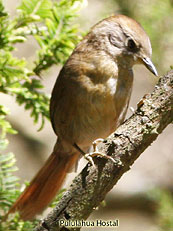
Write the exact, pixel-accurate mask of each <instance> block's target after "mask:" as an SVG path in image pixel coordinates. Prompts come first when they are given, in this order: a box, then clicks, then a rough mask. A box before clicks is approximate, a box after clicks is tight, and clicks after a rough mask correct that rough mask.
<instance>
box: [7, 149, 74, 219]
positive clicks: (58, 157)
mask: <svg viewBox="0 0 173 231" xmlns="http://www.w3.org/2000/svg"><path fill="white" fill-rule="evenodd" d="M77 159H78V153H75V154H72V155H69V153H65V152H64V153H63V152H62V151H61V152H57V151H56V150H54V151H53V153H52V154H51V156H50V157H49V158H48V160H47V161H46V163H45V164H44V166H43V167H42V168H41V169H40V171H39V172H38V173H37V175H36V176H35V177H34V179H33V180H32V181H31V183H30V185H29V186H28V187H27V188H26V189H25V190H24V192H23V193H22V194H21V195H20V197H19V198H18V199H17V201H16V202H15V203H14V205H13V206H12V207H11V208H10V210H9V212H8V214H9V213H14V212H15V211H19V214H20V216H21V218H22V219H23V220H31V219H33V218H34V217H35V216H36V215H37V214H39V213H41V212H42V211H43V210H44V209H45V208H46V207H47V206H48V204H49V203H50V202H51V201H52V199H53V198H54V197H55V195H56V193H57V191H58V190H59V189H60V187H61V185H62V183H63V181H64V178H65V176H66V174H67V172H68V171H69V170H70V168H71V167H72V166H73V165H74V163H75V162H76V161H77ZM8 214H7V215H6V216H8Z"/></svg>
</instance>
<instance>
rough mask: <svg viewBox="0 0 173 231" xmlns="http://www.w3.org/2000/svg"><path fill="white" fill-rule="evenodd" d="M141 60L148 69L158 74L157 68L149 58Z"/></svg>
mask: <svg viewBox="0 0 173 231" xmlns="http://www.w3.org/2000/svg"><path fill="white" fill-rule="evenodd" d="M142 61H143V63H144V65H145V66H146V68H147V69H148V70H150V71H151V72H152V73H153V74H154V75H156V76H158V73H157V70H156V68H155V66H154V64H153V63H152V61H151V59H150V58H148V57H147V58H143V59H142Z"/></svg>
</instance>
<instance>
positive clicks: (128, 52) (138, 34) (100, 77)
mask: <svg viewBox="0 0 173 231" xmlns="http://www.w3.org/2000/svg"><path fill="white" fill-rule="evenodd" d="M151 53H152V49H151V44H150V40H149V37H148V36H147V34H146V33H145V31H144V29H143V28H142V27H141V25H140V24H139V23H137V22H136V21H135V20H133V19H131V18H129V17H126V16H123V15H117V16H111V17H109V18H106V19H104V20H102V21H100V22H99V23H97V24H96V25H95V26H94V27H92V28H91V31H90V32H89V33H88V34H87V35H86V36H85V37H84V39H83V40H82V41H81V42H80V43H79V44H78V45H77V47H76V48H75V50H74V51H73V53H72V55H71V56H70V57H69V59H68V60H67V62H66V64H65V65H64V67H63V68H62V70H61V72H60V74H59V76H58V78H57V80H56V83H55V86H54V89H53V92H52V97H51V102H50V117H51V122H52V126H53V129H54V131H55V134H56V135H57V136H58V139H57V142H56V144H55V147H54V150H53V153H52V154H51V156H50V157H49V159H48V160H47V161H46V163H45V165H44V166H43V167H42V169H41V170H40V171H39V172H38V173H37V175H36V176H35V177H34V179H33V180H32V181H31V183H30V185H29V186H28V187H27V188H26V189H25V190H24V192H23V193H22V194H21V196H20V197H19V198H18V200H17V201H16V202H15V204H14V205H13V206H12V208H11V209H10V211H9V213H12V212H15V211H19V213H20V216H21V218H22V219H24V220H28V219H33V218H34V217H35V215H37V214H39V213H41V212H42V211H43V209H45V208H46V206H47V205H48V204H49V203H50V202H51V200H52V199H53V198H54V196H55V195H56V193H57V191H58V190H59V189H60V187H61V185H62V183H63V180H64V178H65V176H66V174H67V172H68V171H69V170H70V169H71V167H72V166H73V165H74V164H75V163H76V162H77V160H78V158H79V156H80V154H81V152H86V151H87V150H88V148H89V147H90V145H91V144H92V142H93V141H94V140H96V139H98V138H106V137H107V136H108V135H110V134H111V133H112V132H113V131H114V130H116V128H117V127H118V126H119V125H120V124H121V123H122V122H123V120H124V117H125V115H126V111H127V108H128V104H129V100H130V95H131V92H132V86H133V71H132V67H133V65H134V64H140V63H141V64H144V65H145V66H146V67H147V68H148V69H149V70H150V71H151V72H152V73H153V74H154V75H157V71H156V69H155V67H154V65H153V63H152V62H151V59H150V58H151ZM9 213H8V214H9Z"/></svg>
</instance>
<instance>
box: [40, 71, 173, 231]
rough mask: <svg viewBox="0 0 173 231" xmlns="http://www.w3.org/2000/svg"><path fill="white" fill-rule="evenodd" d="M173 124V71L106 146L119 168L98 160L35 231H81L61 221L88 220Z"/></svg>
mask: <svg viewBox="0 0 173 231" xmlns="http://www.w3.org/2000/svg"><path fill="white" fill-rule="evenodd" d="M172 121H173V70H172V71H170V72H169V73H168V74H166V75H165V76H164V77H162V78H160V80H159V83H158V84H157V85H156V86H155V89H154V91H153V92H152V93H151V94H147V95H145V96H144V98H143V99H142V100H141V101H140V102H139V103H138V108H137V110H136V111H135V113H134V114H133V115H132V116H131V117H130V118H129V119H128V120H126V121H125V122H124V123H123V124H122V125H121V126H120V127H119V128H118V129H117V130H116V132H115V133H113V134H111V135H110V136H109V137H108V138H107V139H106V140H105V142H104V145H103V150H102V151H104V152H106V153H107V154H108V155H111V156H112V157H113V158H114V159H115V160H116V162H117V163H116V164H114V163H113V162H111V161H106V160H104V159H100V158H97V159H95V163H96V166H97V168H94V167H91V166H89V164H87V165H86V167H85V168H84V169H83V170H82V172H81V173H80V174H79V175H78V176H77V177H76V178H75V179H74V180H73V183H72V185H71V186H70V188H69V190H68V191H66V193H65V194H64V196H63V197H62V199H61V201H60V202H59V203H58V205H57V206H56V208H55V209H54V210H53V212H51V213H50V214H49V215H48V217H47V218H45V219H44V221H43V222H42V224H40V225H39V226H38V227H37V228H36V231H47V230H50V231H58V230H73V231H75V230H80V228H79V227H77V228H75V227H71V228H70V227H66V228H65V227H63V226H60V220H63V221H69V220H73V221H74V220H86V219H87V218H88V216H89V215H90V214H91V213H92V211H93V209H94V208H95V207H97V206H98V205H99V204H100V202H101V201H102V200H103V199H104V198H105V196H106V194H107V193H108V192H109V191H110V190H111V189H112V188H113V186H114V185H115V184H116V183H117V181H118V180H119V179H120V177H121V176H122V175H123V174H124V173H125V172H126V171H128V170H129V169H130V166H131V165H132V164H133V163H134V161H135V160H136V159H137V158H138V157H139V156H140V154H141V153H142V152H143V151H144V150H145V149H146V148H147V147H148V146H149V145H151V143H152V142H153V141H154V140H155V139H156V138H157V137H158V135H159V134H160V133H161V132H162V131H163V130H164V128H166V126H167V125H168V124H170V123H171V122H172Z"/></svg>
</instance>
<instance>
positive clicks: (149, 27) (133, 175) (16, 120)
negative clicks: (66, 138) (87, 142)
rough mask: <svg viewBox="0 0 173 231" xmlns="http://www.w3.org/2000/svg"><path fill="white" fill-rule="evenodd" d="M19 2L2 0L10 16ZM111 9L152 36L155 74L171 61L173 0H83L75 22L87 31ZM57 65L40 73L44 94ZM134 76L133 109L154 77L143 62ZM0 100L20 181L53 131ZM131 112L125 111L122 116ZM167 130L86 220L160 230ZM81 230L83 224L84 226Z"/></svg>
mask: <svg viewBox="0 0 173 231" xmlns="http://www.w3.org/2000/svg"><path fill="white" fill-rule="evenodd" d="M19 2H20V0H13V1H12V0H5V1H4V4H5V6H6V9H7V11H8V12H9V14H10V15H11V17H13V16H14V15H15V13H16V6H17V5H18V4H19ZM112 14H125V15H127V16H130V17H132V18H134V19H136V20H137V21H138V22H140V23H141V24H142V26H143V27H144V29H145V30H146V31H147V33H148V35H149V37H150V39H151V43H152V48H153V58H152V60H153V63H154V64H155V65H156V68H157V69H158V73H159V75H163V74H165V73H166V72H167V71H168V70H170V66H171V65H173V30H172V28H173V1H171V0H164V1H162V0H138V1H135V0H102V1H99V0H88V6H87V7H85V8H84V9H83V10H82V11H81V12H80V17H79V20H77V23H78V24H80V28H81V29H82V31H88V30H89V28H90V27H91V26H92V25H93V24H95V23H96V22H98V21H99V20H101V19H103V18H105V17H107V16H110V15H112ZM36 49H37V44H36V43H35V42H34V41H33V40H32V39H31V40H28V42H27V43H25V44H24V45H23V44H19V45H18V46H17V50H16V51H15V55H16V56H18V57H25V58H26V59H27V60H29V61H30V62H32V60H33V56H34V55H35V52H36ZM60 68H61V67H60V66H54V67H52V68H51V69H50V70H49V71H46V72H44V73H43V74H42V80H43V83H44V85H45V91H46V92H47V93H49V94H50V93H51V90H52V87H53V85H54V82H55V80H56V77H57V75H58V73H59V70H60ZM134 75H135V80H134V87H133V94H132V98H131V102H130V107H133V108H134V109H136V104H137V102H138V101H139V100H140V99H141V97H142V96H143V95H144V94H146V93H149V92H151V91H152V90H153V88H154V85H155V84H156V83H157V81H158V79H157V78H156V77H154V76H153V75H152V74H151V73H150V72H149V71H147V70H146V68H145V67H142V66H135V67H134ZM0 103H3V104H5V105H6V106H7V107H9V108H10V110H11V115H10V116H9V120H10V122H11V123H12V125H13V127H14V128H15V129H16V130H18V131H19V132H18V134H17V135H11V136H9V141H10V144H9V146H8V149H9V151H13V152H14V153H15V155H16V158H17V166H18V168H19V171H18V172H17V173H16V174H18V176H19V177H20V179H21V181H22V182H23V181H25V180H30V179H31V178H32V177H33V176H34V175H35V173H36V172H37V171H38V169H39V168H40V167H41V166H42V165H43V163H44V161H45V160H46V158H47V157H48V155H49V154H50V153H51V151H52V149H53V146H54V143H55V140H56V136H55V135H54V133H53V130H52V128H51V125H50V122H48V121H47V122H46V124H45V127H44V129H43V130H41V131H40V132H38V131H37V129H38V128H39V125H36V126H35V125H34V124H33V120H32V119H31V118H30V113H29V112H26V111H25V110H24V109H23V107H19V106H18V105H17V104H16V103H15V100H14V99H13V98H12V97H10V96H7V95H2V94H1V98H0ZM131 114H132V112H131V110H129V111H128V114H127V117H129V116H130V115H131ZM172 131H173V129H172V125H170V126H168V127H167V128H166V129H165V130H164V132H163V134H161V135H160V136H159V138H158V139H157V140H156V141H155V142H154V143H153V144H152V145H151V146H150V147H149V148H148V149H147V150H146V151H145V152H144V153H143V154H142V155H141V156H140V158H138V160H137V161H136V162H135V164H134V165H133V166H132V168H131V170H130V171H128V172H127V173H126V174H124V175H123V177H122V178H121V179H120V180H119V182H118V184H117V185H116V186H115V187H114V188H113V189H112V190H111V192H110V193H109V194H108V195H107V197H106V198H105V204H106V206H100V207H99V209H96V211H95V212H94V213H93V214H92V215H91V216H90V218H89V219H90V220H95V219H102V220H115V219H119V227H118V228H116V229H117V230H118V231H127V230H128V231H139V230H140V231H158V230H163V229H162V223H164V222H165V220H163V219H166V217H167V215H164V218H161V216H160V213H162V212H163V211H162V208H161V207H159V206H161V205H160V204H159V203H158V201H160V202H162V201H163V203H164V205H165V206H167V207H169V206H170V203H172V200H169V199H168V200H167V197H169V196H168V195H169V192H172V191H173V133H172ZM84 166H85V161H84V160H83V159H81V161H80V164H79V167H78V170H77V171H78V172H79V171H80V170H81V169H82V168H83V167H84ZM76 174H77V173H71V174H69V175H68V178H67V180H66V182H65V184H64V187H68V185H69V184H70V182H71V181H72V179H73V178H74V176H75V175H76ZM156 201H157V202H156ZM158 211H160V212H158ZM164 211H166V210H164ZM171 212H172V213H173V211H171ZM169 213H170V212H169ZM169 215H170V214H169ZM172 216H173V214H172ZM103 229H104V230H110V231H111V230H115V228H113V229H112V228H106V227H104V228H103ZM83 230H88V229H87V228H83ZM92 230H101V228H99V227H95V228H92ZM167 230H168V229H165V231H167ZM169 230H171V229H169ZM172 230H173V227H172Z"/></svg>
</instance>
